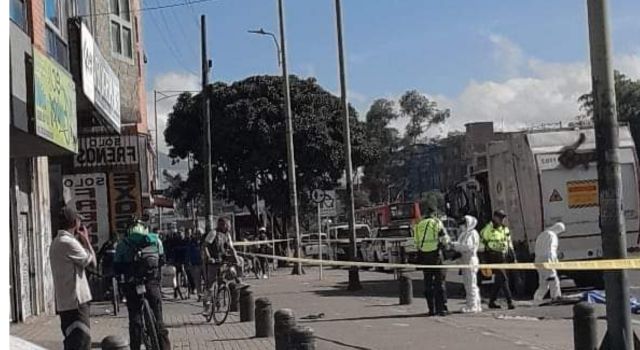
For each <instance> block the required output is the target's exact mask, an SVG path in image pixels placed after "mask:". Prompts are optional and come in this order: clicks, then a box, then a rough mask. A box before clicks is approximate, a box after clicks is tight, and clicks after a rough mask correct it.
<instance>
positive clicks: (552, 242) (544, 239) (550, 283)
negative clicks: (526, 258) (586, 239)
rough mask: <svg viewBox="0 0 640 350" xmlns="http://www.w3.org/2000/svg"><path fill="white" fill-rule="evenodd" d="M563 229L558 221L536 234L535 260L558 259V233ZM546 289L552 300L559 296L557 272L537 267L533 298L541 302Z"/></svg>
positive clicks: (549, 260)
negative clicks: (536, 286) (536, 287)
mask: <svg viewBox="0 0 640 350" xmlns="http://www.w3.org/2000/svg"><path fill="white" fill-rule="evenodd" d="M564 230H565V226H564V224H563V223H561V222H558V223H556V224H554V225H552V226H551V227H549V228H547V229H546V230H544V231H542V232H541V233H540V234H539V235H538V238H536V250H535V254H536V258H535V262H537V263H542V262H557V261H558V235H559V234H560V233H562V232H564ZM547 291H550V294H551V300H552V301H556V300H558V299H559V298H560V297H561V292H560V279H559V278H558V273H557V272H556V270H553V269H551V270H549V269H543V268H539V269H538V289H537V290H536V292H535V294H534V295H533V300H534V301H536V302H541V301H542V299H544V296H545V295H546V294H547Z"/></svg>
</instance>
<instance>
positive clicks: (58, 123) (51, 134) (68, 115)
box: [33, 49, 78, 153]
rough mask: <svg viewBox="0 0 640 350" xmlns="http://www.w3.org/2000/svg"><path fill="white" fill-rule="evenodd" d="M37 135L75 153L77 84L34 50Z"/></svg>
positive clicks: (76, 143) (76, 140)
mask: <svg viewBox="0 0 640 350" xmlns="http://www.w3.org/2000/svg"><path fill="white" fill-rule="evenodd" d="M33 85H34V88H35V116H36V134H37V135H38V136H41V137H43V138H45V139H47V140H49V141H51V142H53V143H55V144H56V145H58V146H60V147H62V148H65V149H67V150H69V151H72V152H74V153H75V152H78V128H77V118H76V87H75V84H74V83H73V79H72V78H71V75H69V73H67V72H66V70H65V69H64V68H63V67H62V66H60V65H59V64H58V63H56V62H54V61H53V60H51V59H50V58H48V57H47V55H46V54H43V53H41V52H40V51H38V50H36V49H34V50H33Z"/></svg>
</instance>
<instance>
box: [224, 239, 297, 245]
mask: <svg viewBox="0 0 640 350" xmlns="http://www.w3.org/2000/svg"><path fill="white" fill-rule="evenodd" d="M291 240H292V239H291V238H289V239H272V240H268V241H237V242H233V246H234V247H247V246H252V245H260V244H270V243H280V242H288V241H291Z"/></svg>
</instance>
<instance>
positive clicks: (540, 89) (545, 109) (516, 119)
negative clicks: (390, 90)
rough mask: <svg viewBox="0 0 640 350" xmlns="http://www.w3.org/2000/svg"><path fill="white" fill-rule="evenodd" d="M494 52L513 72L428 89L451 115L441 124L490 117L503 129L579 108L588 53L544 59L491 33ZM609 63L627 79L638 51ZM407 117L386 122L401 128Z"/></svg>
mask: <svg viewBox="0 0 640 350" xmlns="http://www.w3.org/2000/svg"><path fill="white" fill-rule="evenodd" d="M490 39H491V41H492V42H493V43H494V44H495V47H494V49H495V52H496V54H495V57H496V58H497V59H500V60H502V64H501V66H502V67H505V69H506V73H513V74H515V75H513V76H509V77H507V78H505V79H502V80H489V81H475V80H471V81H470V82H469V83H468V84H467V86H466V87H465V88H464V89H463V91H462V92H461V93H460V94H459V95H457V96H455V97H448V96H442V95H429V94H428V93H427V94H426V95H427V96H428V97H429V98H430V99H434V100H435V101H436V102H438V105H439V106H440V107H442V108H450V109H451V115H452V116H451V118H450V119H449V120H448V121H447V123H446V125H444V126H443V127H442V128H440V129H441V130H439V131H438V130H433V132H432V133H437V132H442V133H446V132H449V131H454V130H463V129H464V124H465V123H468V122H472V121H493V122H494V124H495V126H496V128H497V129H500V128H501V127H502V126H504V129H506V130H515V129H519V128H522V127H527V126H532V125H537V124H541V123H557V122H569V121H572V120H573V119H574V117H575V116H577V115H578V114H580V112H581V111H580V109H579V104H578V102H577V100H578V98H579V97H580V96H581V95H582V94H584V93H586V92H588V91H590V90H591V75H590V67H589V62H588V61H587V60H588V58H587V59H586V60H585V61H583V62H570V63H558V62H546V61H542V60H539V59H536V58H534V57H528V56H527V55H525V54H524V53H523V52H522V50H521V49H520V48H519V47H518V46H517V45H515V44H514V43H513V42H511V41H509V40H508V39H506V38H504V37H502V36H498V35H493V36H491V37H490ZM614 68H615V69H618V70H620V71H621V72H623V73H624V74H626V75H627V76H628V77H630V78H632V79H640V51H639V52H636V53H632V54H622V55H616V56H615V57H614ZM407 122H408V120H407V119H406V118H401V119H399V120H396V121H394V122H392V125H393V126H395V127H397V128H398V130H400V131H401V132H404V127H405V126H406V124H407Z"/></svg>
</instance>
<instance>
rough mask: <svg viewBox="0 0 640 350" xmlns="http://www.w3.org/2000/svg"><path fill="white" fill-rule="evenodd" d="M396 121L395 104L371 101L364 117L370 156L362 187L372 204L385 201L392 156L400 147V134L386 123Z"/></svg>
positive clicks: (385, 100)
mask: <svg viewBox="0 0 640 350" xmlns="http://www.w3.org/2000/svg"><path fill="white" fill-rule="evenodd" d="M398 117H399V115H398V113H397V112H396V105H395V102H394V101H391V100H387V99H384V98H381V99H377V100H375V101H373V104H372V105H371V107H370V108H369V111H368V112H367V115H366V133H367V138H368V139H369V142H370V143H371V149H372V150H373V154H372V157H371V162H370V163H369V164H366V166H365V168H364V176H363V178H362V184H363V186H364V188H366V189H367V191H368V192H369V199H370V200H371V201H372V202H374V203H381V202H384V201H385V200H386V199H387V187H388V186H389V185H390V183H391V178H390V175H391V174H390V169H389V168H390V167H391V166H392V164H391V163H392V155H393V152H394V151H395V150H396V149H397V148H398V147H399V146H400V136H399V132H398V130H397V129H395V128H393V127H390V126H389V123H390V122H391V121H393V120H395V119H397V118H398Z"/></svg>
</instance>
